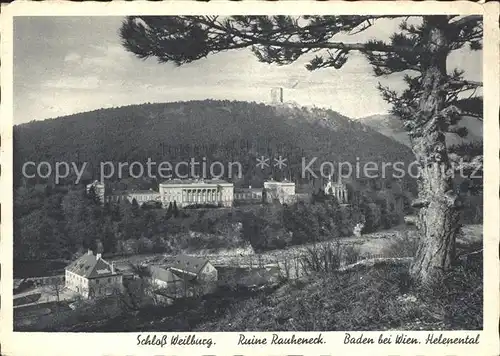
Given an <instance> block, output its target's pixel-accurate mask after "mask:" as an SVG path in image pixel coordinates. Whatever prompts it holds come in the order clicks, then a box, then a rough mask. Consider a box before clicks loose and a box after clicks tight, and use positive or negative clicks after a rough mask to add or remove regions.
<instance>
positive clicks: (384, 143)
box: [14, 100, 412, 184]
mask: <svg viewBox="0 0 500 356" xmlns="http://www.w3.org/2000/svg"><path fill="white" fill-rule="evenodd" d="M14 145H15V146H14V149H15V158H14V159H15V164H16V170H17V172H16V177H15V178H16V184H18V183H19V182H20V180H19V179H20V172H21V171H20V167H21V165H22V163H23V162H26V161H34V162H40V161H49V162H55V161H66V162H72V161H76V162H84V161H86V162H89V163H90V164H93V165H94V166H98V165H99V162H103V161H113V162H132V161H140V162H145V161H146V159H147V158H148V157H150V158H151V159H152V160H153V161H156V162H161V161H165V160H168V161H173V162H175V161H178V160H181V159H186V158H187V157H193V156H194V157H200V158H201V157H207V158H208V159H209V160H210V159H212V160H214V159H217V160H220V161H224V160H230V161H235V160H239V161H240V162H242V164H243V167H244V169H247V170H245V174H246V175H247V177H246V180H251V179H252V177H250V178H249V177H248V176H252V174H253V173H252V172H253V171H255V158H256V157H258V156H260V155H266V154H268V156H271V157H274V155H270V154H269V153H272V152H274V153H277V152H279V153H282V154H283V156H284V157H286V158H287V159H288V162H289V163H290V164H289V165H288V166H290V165H291V166H292V167H294V168H292V170H291V172H288V173H287V174H288V176H290V177H296V176H297V175H300V172H298V171H297V170H295V168H300V165H301V160H302V157H306V159H307V160H310V159H312V158H313V157H318V162H321V161H322V160H329V161H333V162H339V161H349V162H352V163H353V164H354V163H355V162H356V159H357V157H358V158H359V160H360V161H361V162H363V161H377V162H380V161H388V162H395V161H404V162H409V161H411V160H412V153H411V151H410V149H409V148H407V147H405V146H404V145H402V144H400V143H398V142H396V141H394V140H393V139H391V138H388V137H386V136H384V135H382V134H380V133H378V132H376V131H374V130H373V129H371V128H369V127H368V126H365V125H363V124H361V123H359V122H356V121H353V120H350V119H348V118H347V117H345V116H342V115H340V114H338V113H337V112H334V111H331V110H324V109H317V108H314V109H310V108H299V107H292V106H286V105H281V106H268V105H264V104H257V103H249V102H237V101H214V100H204V101H189V102H175V103H166V104H142V105H132V106H126V107H120V108H112V109H100V110H95V111H90V112H85V113H79V114H75V115H70V116H66V117H60V118H56V119H51V120H44V121H33V122H30V123H27V124H22V125H18V126H15V127H14ZM188 145H189V146H188ZM271 163H272V159H271ZM89 174H90V175H92V173H89ZM94 174H95V173H94ZM86 178H88V179H90V178H94V177H88V176H86Z"/></svg>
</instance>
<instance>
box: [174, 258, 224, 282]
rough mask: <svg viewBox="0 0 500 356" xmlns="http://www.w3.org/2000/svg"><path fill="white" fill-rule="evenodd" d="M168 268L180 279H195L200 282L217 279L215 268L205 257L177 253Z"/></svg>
mask: <svg viewBox="0 0 500 356" xmlns="http://www.w3.org/2000/svg"><path fill="white" fill-rule="evenodd" d="M170 270H171V271H172V273H174V274H175V275H177V276H178V277H179V278H182V279H187V280H195V279H196V280H198V281H200V282H216V281H217V269H216V268H215V267H214V266H213V265H212V264H211V263H210V261H209V260H207V259H206V258H200V257H196V256H188V255H179V256H176V257H175V260H174V263H173V265H172V266H171V267H170Z"/></svg>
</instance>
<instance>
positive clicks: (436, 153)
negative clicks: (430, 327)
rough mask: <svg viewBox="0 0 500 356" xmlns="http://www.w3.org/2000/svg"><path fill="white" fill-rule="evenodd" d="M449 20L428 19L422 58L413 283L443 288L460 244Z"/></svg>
mask: <svg viewBox="0 0 500 356" xmlns="http://www.w3.org/2000/svg"><path fill="white" fill-rule="evenodd" d="M446 26H447V21H446V18H445V17H444V16H428V17H424V28H425V29H424V31H425V34H424V35H423V38H422V40H423V45H424V46H425V48H426V51H425V52H424V53H422V54H421V56H422V60H421V66H422V67H421V72H422V87H421V90H422V92H421V93H420V95H421V96H420V99H419V113H418V117H415V122H417V123H418V127H417V128H416V129H415V132H414V139H413V152H414V153H415V156H416V158H417V161H418V162H419V165H420V176H419V182H418V183H419V202H420V203H419V206H417V207H418V208H420V211H419V221H418V225H417V226H418V229H419V232H420V246H419V248H418V251H417V254H416V256H415V259H414V261H413V263H412V266H411V268H410V273H411V276H412V278H413V280H414V281H415V282H417V283H422V284H427V285H428V284H434V283H439V282H440V280H441V278H442V276H443V272H445V271H446V270H448V269H449V268H450V266H451V264H452V262H453V260H454V257H455V239H456V235H457V232H458V230H459V229H460V225H459V222H460V216H459V210H458V206H459V203H458V197H457V195H456V194H455V192H454V190H453V182H452V178H451V175H449V174H448V172H449V169H450V168H451V165H450V162H449V160H448V155H447V151H446V143H445V135H444V132H443V130H442V129H441V127H442V125H441V122H442V120H444V118H445V115H446V114H445V113H443V109H444V107H445V99H446V92H445V90H444V85H445V84H446V80H447V78H446V59H447V56H448V53H449V49H448V40H447V38H446V35H447V31H446Z"/></svg>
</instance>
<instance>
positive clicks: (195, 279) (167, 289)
mask: <svg viewBox="0 0 500 356" xmlns="http://www.w3.org/2000/svg"><path fill="white" fill-rule="evenodd" d="M149 270H150V273H151V282H152V284H153V287H154V290H155V293H157V294H159V295H161V296H163V297H167V298H169V299H172V300H173V299H177V298H183V297H191V296H193V295H200V294H205V293H207V292H209V291H211V290H213V289H214V288H215V287H216V282H217V279H218V273H217V269H216V268H215V267H214V266H213V265H212V264H211V263H210V261H208V260H207V259H203V258H199V257H195V256H186V255H181V256H176V257H175V260H174V261H172V265H171V266H170V267H165V268H164V267H159V266H150V267H149Z"/></svg>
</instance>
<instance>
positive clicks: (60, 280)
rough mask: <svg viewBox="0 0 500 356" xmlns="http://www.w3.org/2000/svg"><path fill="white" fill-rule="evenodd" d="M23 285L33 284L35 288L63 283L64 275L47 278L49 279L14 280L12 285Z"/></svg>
mask: <svg viewBox="0 0 500 356" xmlns="http://www.w3.org/2000/svg"><path fill="white" fill-rule="evenodd" d="M23 283H33V285H34V286H35V287H40V286H46V285H53V284H58V283H64V275H57V276H49V277H29V278H23V279H18V280H14V285H17V284H18V285H21V284H23Z"/></svg>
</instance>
